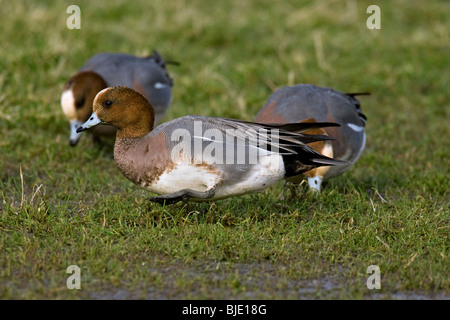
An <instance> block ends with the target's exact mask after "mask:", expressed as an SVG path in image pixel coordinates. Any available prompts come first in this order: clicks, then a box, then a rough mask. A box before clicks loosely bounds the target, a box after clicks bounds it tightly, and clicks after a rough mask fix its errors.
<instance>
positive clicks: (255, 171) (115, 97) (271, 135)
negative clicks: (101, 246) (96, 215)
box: [77, 86, 342, 204]
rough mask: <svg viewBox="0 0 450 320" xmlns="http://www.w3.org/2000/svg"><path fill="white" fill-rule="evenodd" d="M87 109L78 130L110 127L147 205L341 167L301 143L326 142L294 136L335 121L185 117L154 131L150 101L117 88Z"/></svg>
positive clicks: (119, 156)
mask: <svg viewBox="0 0 450 320" xmlns="http://www.w3.org/2000/svg"><path fill="white" fill-rule="evenodd" d="M93 111H94V112H93V113H92V115H91V117H89V119H88V120H87V121H86V123H84V124H83V125H81V126H80V127H79V128H78V129H77V132H81V131H83V130H87V129H89V128H91V127H93V126H96V125H99V124H109V125H112V126H114V127H115V128H117V136H116V141H115V145H114V160H115V162H116V164H117V167H118V168H119V170H120V171H121V172H122V174H123V175H124V176H125V177H126V178H128V179H129V180H130V181H132V182H133V183H135V184H137V185H140V186H142V187H144V188H146V189H148V190H150V191H151V192H153V193H156V194H159V195H160V196H157V197H153V198H150V200H151V201H153V202H157V203H160V204H163V203H166V204H171V203H176V202H178V201H181V200H193V201H209V200H217V199H223V198H227V197H231V196H237V195H242V194H247V193H252V192H257V191H262V190H263V189H265V188H267V187H269V186H270V185H272V184H274V183H275V182H277V181H279V180H281V179H284V178H287V177H290V176H295V175H298V174H300V173H302V172H304V171H307V170H310V169H313V168H316V167H319V166H323V165H339V164H342V161H338V160H334V159H331V158H329V157H326V156H324V155H322V154H320V153H318V152H316V151H314V150H313V149H311V148H310V147H308V146H307V145H306V143H309V142H314V141H321V140H324V139H325V140H327V139H329V137H327V136H323V135H304V134H302V133H301V132H302V131H305V130H310V129H312V128H317V127H331V126H336V124H334V123H299V124H285V125H265V124H258V123H254V122H247V121H240V120H233V119H225V118H214V117H204V116H185V117H181V118H178V119H174V120H172V121H169V122H166V123H163V124H161V125H159V126H157V127H156V128H153V124H154V111H153V108H152V106H151V104H150V103H149V101H148V100H147V99H146V98H145V97H144V96H143V95H141V94H139V93H138V92H136V91H135V90H133V89H130V88H127V87H123V86H121V87H110V88H106V89H104V90H102V91H100V92H99V93H98V94H97V96H96V97H95V100H94V106H93Z"/></svg>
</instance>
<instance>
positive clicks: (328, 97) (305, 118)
mask: <svg viewBox="0 0 450 320" xmlns="http://www.w3.org/2000/svg"><path fill="white" fill-rule="evenodd" d="M367 94H368V93H348V94H345V93H342V92H339V91H336V90H333V89H331V88H323V87H317V86H314V85H311V84H297V85H294V86H287V87H282V88H280V89H278V90H277V91H275V92H274V93H273V94H272V95H271V96H270V97H269V99H268V101H267V103H266V104H265V105H264V106H263V107H262V109H261V110H260V111H259V112H258V114H257V115H256V118H255V122H260V123H268V124H272V123H292V122H300V123H301V122H304V123H313V122H322V121H328V122H335V123H338V124H340V126H339V127H326V128H316V129H313V130H311V131H309V132H305V133H309V134H325V135H328V136H329V137H331V138H333V140H324V141H318V142H314V143H310V144H309V146H310V147H311V148H313V149H314V150H316V151H317V152H319V153H321V154H323V155H324V156H327V157H330V158H333V159H336V160H341V161H345V162H344V163H343V164H340V165H336V166H332V167H330V166H322V167H318V168H314V169H312V170H309V171H306V172H304V173H302V174H301V175H298V176H295V177H291V179H289V180H288V181H290V182H293V183H300V182H301V181H302V180H303V179H304V178H305V176H306V178H307V179H308V184H309V186H310V188H311V190H314V191H317V192H320V189H321V185H322V182H323V181H326V180H328V179H330V178H333V177H336V176H338V175H340V174H342V173H344V172H345V171H347V170H348V169H349V168H350V167H351V166H352V165H354V164H355V162H356V161H357V160H358V158H359V157H360V155H361V153H362V151H363V150H364V147H365V145H366V134H365V125H366V121H367V117H366V116H365V115H364V114H363V112H362V110H361V104H360V102H359V101H358V99H356V96H357V95H367Z"/></svg>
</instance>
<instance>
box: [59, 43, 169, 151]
mask: <svg viewBox="0 0 450 320" xmlns="http://www.w3.org/2000/svg"><path fill="white" fill-rule="evenodd" d="M119 85H120V86H127V87H130V88H134V89H135V90H136V91H138V92H140V93H141V94H143V95H144V96H146V97H147V98H148V99H149V100H150V101H151V103H152V105H153V106H154V109H155V122H156V123H158V122H159V121H160V120H161V118H162V117H163V116H164V114H165V113H166V111H167V109H168V107H169V106H170V103H171V100H172V86H173V80H172V79H171V78H170V76H169V74H168V73H167V70H166V64H165V62H164V60H163V58H162V57H161V56H160V55H159V53H158V52H157V51H156V50H154V51H153V55H151V56H148V57H136V56H133V55H129V54H123V53H100V54H97V55H95V56H93V57H92V58H90V59H89V60H88V61H87V62H86V64H85V65H84V66H83V67H82V68H81V69H80V70H79V72H78V73H77V74H75V75H74V76H73V77H72V78H70V79H69V81H68V82H67V83H66V84H65V86H64V89H63V93H62V95H61V106H62V109H63V112H64V114H65V115H66V117H67V119H68V120H69V122H70V139H69V142H70V145H71V146H75V145H76V144H77V142H78V140H79V139H80V134H79V133H77V132H76V129H77V128H78V127H79V126H80V125H81V124H82V123H84V122H85V121H86V120H87V119H88V118H89V116H90V115H91V114H92V103H93V101H94V98H95V95H96V94H97V93H98V92H99V91H100V90H102V89H104V88H106V87H111V86H119ZM115 132H116V130H115V128H113V127H110V126H99V127H98V128H96V130H95V131H92V133H93V134H94V139H97V138H98V137H99V136H114V135H115Z"/></svg>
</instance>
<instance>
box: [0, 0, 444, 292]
mask: <svg viewBox="0 0 450 320" xmlns="http://www.w3.org/2000/svg"><path fill="white" fill-rule="evenodd" d="M71 4H76V5H78V6H79V7H80V9H81V29H79V30H77V29H73V30H70V29H68V28H67V26H66V22H67V19H68V18H69V17H70V15H71V14H70V13H67V12H66V10H67V7H68V6H69V5H71ZM372 4H376V5H378V6H379V7H380V9H381V29H379V30H376V29H375V30H370V29H368V28H367V26H366V21H367V19H368V18H369V17H370V14H368V13H366V9H367V7H368V6H369V5H372ZM0 6H1V8H2V9H1V11H0V21H1V23H0V43H1V49H0V212H1V214H0V296H1V297H2V298H13V299H14V298H50V299H53V298H94V299H95V298H118V299H120V298H150V299H152V298H169V299H170V298H194V299H195V298H205V299H213V298H225V299H228V298H238V299H246V298H251V299H255V298H256V299H258V298H265V299H272V298H273V299H285V298H286V299H287V298H289V299H298V298H355V299H371V298H375V299H377V298H387V299H389V298H412V299H414V298H423V297H425V298H442V297H446V298H448V297H449V277H448V265H449V252H448V248H449V244H450V243H449V239H448V231H449V230H448V228H449V204H448V200H449V193H448V189H449V188H448V181H449V177H450V175H449V168H450V163H449V151H450V141H449V140H450V139H449V125H448V119H449V111H450V108H449V102H450V94H449V66H450V50H449V48H450V37H449V31H450V22H449V16H450V3H449V2H448V1H439V0H434V1H427V2H426V3H424V2H423V1H355V0H347V1H275V2H274V1H266V0H260V1H241V0H236V1H234V0H230V1H204V0H193V1H162V0H161V1H156V0H152V1H144V0H140V1H119V0H109V1H24V0H17V1H5V0H0ZM153 49H157V50H158V51H159V52H160V53H161V55H162V56H163V57H164V58H166V59H168V60H174V61H178V62H180V65H179V66H174V65H169V66H168V71H169V73H170V75H171V76H172V77H173V79H174V83H175V85H174V88H173V103H172V106H171V108H170V109H169V111H168V113H167V114H166V117H165V120H170V119H173V118H176V117H181V116H184V115H187V114H199V115H209V116H223V117H232V118H240V119H245V120H252V119H253V118H254V116H255V115H256V113H257V112H258V110H259V108H261V107H262V106H263V105H264V103H265V101H266V100H267V98H268V97H269V95H270V94H271V93H272V92H273V91H274V90H276V89H278V88H280V87H282V86H286V85H293V84H296V83H312V84H315V85H318V86H324V87H332V88H334V89H336V90H340V91H343V92H370V93H371V95H370V96H364V97H361V98H360V101H361V103H362V108H363V111H364V113H365V114H366V115H367V117H368V122H367V127H366V133H367V137H368V140H367V145H366V150H365V151H364V153H363V155H362V157H361V159H360V160H359V161H358V162H357V164H356V165H355V166H354V167H353V168H352V169H351V170H350V171H349V172H347V173H346V174H345V175H343V176H341V177H338V178H336V179H333V180H332V181H330V183H329V184H328V186H327V187H326V188H325V189H324V191H323V192H322V194H321V195H320V196H319V197H314V196H313V195H311V194H309V193H308V192H307V189H304V188H303V189H302V190H300V192H299V194H298V195H297V196H296V197H294V198H293V199H292V198H290V197H289V195H290V193H289V191H288V190H286V188H285V187H284V185H283V184H281V183H280V184H278V185H277V186H274V187H273V188H271V189H269V190H267V191H266V192H264V193H262V194H256V195H251V196H245V197H238V198H234V199H232V200H224V201H219V202H217V203H213V204H189V205H185V204H179V205H176V206H172V207H166V208H161V207H159V206H151V205H148V204H147V203H146V201H145V197H147V196H149V194H148V193H147V192H146V191H145V190H142V189H140V188H139V187H137V186H134V185H132V184H131V183H130V182H129V181H128V180H126V179H125V178H124V177H123V176H121V175H120V173H119V172H118V170H117V169H116V168H115V166H114V164H113V161H112V159H111V151H112V146H111V145H108V144H107V145H106V146H104V147H101V148H99V147H96V146H94V145H93V143H92V141H91V140H90V139H87V138H86V137H83V138H82V139H81V141H80V143H79V144H78V145H77V147H75V148H70V147H69V145H68V136H69V128H68V123H67V122H66V120H65V118H64V115H63V113H62V111H61V107H60V102H59V101H60V95H61V92H62V88H63V85H64V83H65V82H66V81H67V80H68V79H69V78H70V77H71V76H72V75H73V74H75V73H76V72H77V70H78V69H79V68H80V67H81V66H82V65H83V64H84V62H85V61H86V60H87V59H88V58H90V57H91V56H92V55H94V54H96V53H99V52H125V53H130V54H135V55H148V54H151V53H152V50H153ZM71 264H77V265H79V266H80V267H81V269H82V281H83V282H82V283H83V290H78V291H77V290H75V291H71V290H68V289H67V288H66V286H65V279H66V278H67V276H68V275H67V274H66V273H65V268H66V267H67V266H68V265H71ZM372 264H375V265H380V268H381V273H382V284H383V287H382V289H381V290H378V291H377V290H374V291H371V290H368V289H367V287H366V286H365V279H366V278H367V276H368V275H367V274H366V268H367V267H368V266H369V265H372ZM330 283H331V285H330ZM149 288H151V289H149ZM305 288H306V289H305ZM309 289H310V290H309Z"/></svg>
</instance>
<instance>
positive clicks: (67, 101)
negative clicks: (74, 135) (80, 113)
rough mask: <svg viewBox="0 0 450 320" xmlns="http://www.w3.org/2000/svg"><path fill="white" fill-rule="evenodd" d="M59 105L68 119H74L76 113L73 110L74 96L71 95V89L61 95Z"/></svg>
mask: <svg viewBox="0 0 450 320" xmlns="http://www.w3.org/2000/svg"><path fill="white" fill-rule="evenodd" d="M61 107H62V109H63V112H64V114H65V115H66V117H67V119H69V121H73V120H75V119H76V117H77V114H76V110H75V97H74V96H73V92H72V90H70V89H69V90H66V91H64V92H63V94H62V95H61Z"/></svg>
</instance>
